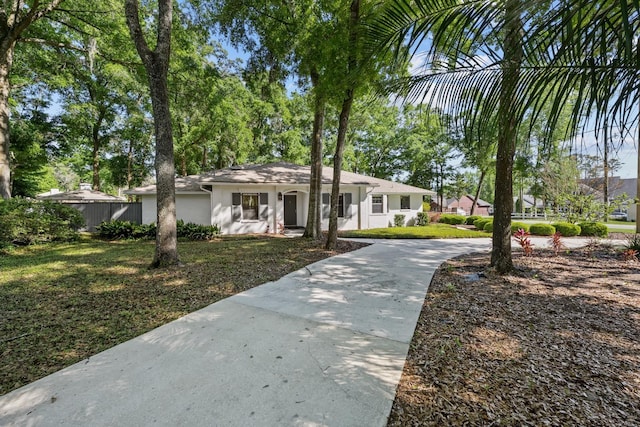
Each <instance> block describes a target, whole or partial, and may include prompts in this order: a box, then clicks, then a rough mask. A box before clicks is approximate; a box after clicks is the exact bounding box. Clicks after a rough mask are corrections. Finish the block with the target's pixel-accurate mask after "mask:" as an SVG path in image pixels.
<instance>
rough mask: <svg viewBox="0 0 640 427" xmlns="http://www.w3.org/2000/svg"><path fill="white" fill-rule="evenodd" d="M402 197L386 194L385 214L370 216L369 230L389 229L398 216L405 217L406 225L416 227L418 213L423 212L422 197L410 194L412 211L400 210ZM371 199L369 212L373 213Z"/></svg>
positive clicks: (384, 200)
mask: <svg viewBox="0 0 640 427" xmlns="http://www.w3.org/2000/svg"><path fill="white" fill-rule="evenodd" d="M400 196H402V194H385V195H384V197H383V212H384V213H383V214H370V215H369V228H380V227H388V226H389V224H391V225H393V224H394V218H395V216H396V215H397V214H400V215H404V216H405V218H404V222H405V225H414V223H415V219H416V217H417V216H418V212H422V195H421V194H409V195H408V196H409V197H410V202H409V207H410V209H400ZM371 210H372V207H371V197H369V212H371Z"/></svg>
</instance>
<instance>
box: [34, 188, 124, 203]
mask: <svg viewBox="0 0 640 427" xmlns="http://www.w3.org/2000/svg"><path fill="white" fill-rule="evenodd" d="M36 199H38V200H56V201H65V202H122V201H126V199H125V198H124V197H117V196H112V195H110V194H107V193H103V192H101V191H96V190H74V191H66V192H47V193H42V194H38V195H37V196H36Z"/></svg>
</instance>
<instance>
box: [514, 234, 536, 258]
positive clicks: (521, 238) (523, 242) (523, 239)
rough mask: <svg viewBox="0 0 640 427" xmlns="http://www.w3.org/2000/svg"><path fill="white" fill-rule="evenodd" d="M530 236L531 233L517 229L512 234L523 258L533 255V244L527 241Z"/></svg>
mask: <svg viewBox="0 0 640 427" xmlns="http://www.w3.org/2000/svg"><path fill="white" fill-rule="evenodd" d="M530 235H531V233H529V232H528V231H526V230H524V229H522V228H518V231H516V232H515V233H513V238H514V239H516V242H518V243H519V244H520V247H522V250H523V251H524V255H525V256H531V255H532V254H533V243H531V239H529V236H530Z"/></svg>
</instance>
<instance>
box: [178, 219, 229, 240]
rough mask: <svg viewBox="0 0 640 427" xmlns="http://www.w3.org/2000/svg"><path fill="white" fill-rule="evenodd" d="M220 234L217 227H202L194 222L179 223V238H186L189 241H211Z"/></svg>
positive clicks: (180, 221)
mask: <svg viewBox="0 0 640 427" xmlns="http://www.w3.org/2000/svg"><path fill="white" fill-rule="evenodd" d="M219 234H220V229H219V228H218V226H217V225H200V224H194V223H192V222H188V223H186V224H185V223H184V221H182V220H179V221H178V237H184V238H186V239H188V240H209V239H213V238H214V237H216V236H218V235H219Z"/></svg>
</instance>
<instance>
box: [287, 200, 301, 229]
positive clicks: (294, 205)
mask: <svg viewBox="0 0 640 427" xmlns="http://www.w3.org/2000/svg"><path fill="white" fill-rule="evenodd" d="M296 225H298V200H297V197H296V195H295V194H285V195H284V226H285V227H287V226H289V227H291V226H294V227H295V226H296Z"/></svg>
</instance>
